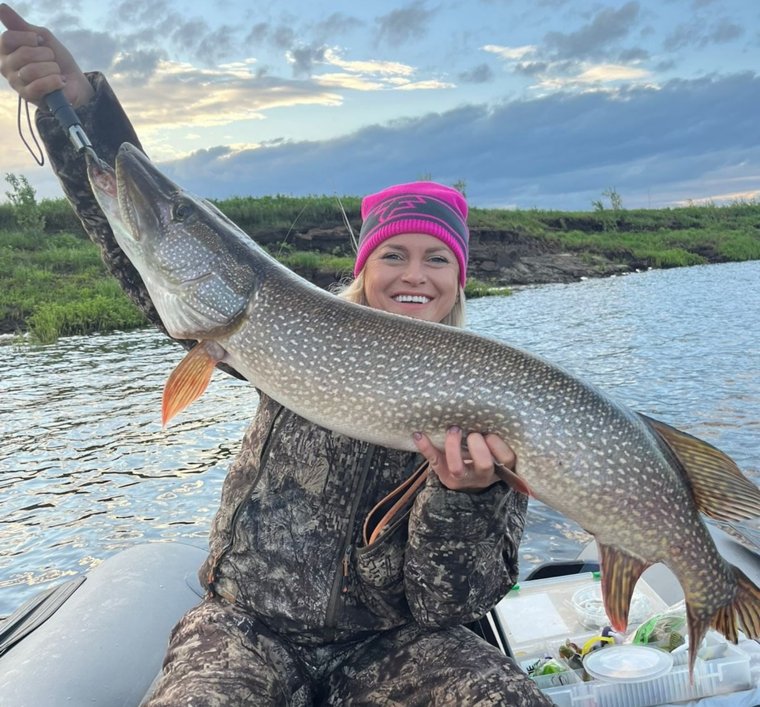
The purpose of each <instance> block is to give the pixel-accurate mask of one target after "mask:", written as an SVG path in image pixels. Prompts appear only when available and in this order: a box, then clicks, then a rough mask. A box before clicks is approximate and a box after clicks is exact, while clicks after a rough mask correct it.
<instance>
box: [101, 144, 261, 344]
mask: <svg viewBox="0 0 760 707" xmlns="http://www.w3.org/2000/svg"><path fill="white" fill-rule="evenodd" d="M89 177H90V184H91V185H92V187H93V192H94V193H95V197H96V199H97V200H98V203H99V204H100V206H101V208H102V210H103V212H104V213H105V215H106V217H107V218H108V221H109V223H110V224H111V227H112V230H113V232H114V236H115V238H116V240H117V242H118V244H119V246H120V247H121V249H122V250H123V251H124V253H125V254H126V255H127V257H128V258H129V259H130V261H131V262H132V264H133V265H134V266H135V268H136V269H137V271H138V272H139V273H140V276H141V278H142V279H143V282H144V283H145V286H146V288H147V289H148V292H149V293H150V296H151V299H152V300H153V304H154V305H155V307H156V309H157V310H158V313H159V315H160V316H161V320H162V322H163V324H164V326H165V327H166V329H167V331H168V332H169V334H170V335H171V336H173V337H176V338H184V339H211V338H214V337H215V336H220V335H223V334H225V333H228V332H229V331H231V330H233V329H234V328H235V327H236V326H238V325H239V323H240V321H241V320H242V318H243V315H244V313H245V311H246V307H247V305H248V303H249V301H250V300H251V297H252V296H253V294H254V293H255V289H256V281H257V276H256V271H255V268H254V267H253V265H252V264H251V262H250V258H249V257H246V254H247V253H249V252H250V239H249V237H248V236H247V235H246V234H245V233H243V232H242V231H241V230H240V229H239V228H238V227H237V226H236V225H235V224H234V223H232V221H230V220H229V219H228V218H227V217H226V216H224V215H223V214H222V213H221V212H220V211H219V210H218V209H217V208H216V207H215V206H213V205H212V204H210V203H209V202H207V201H206V200H204V199H200V198H199V197H197V196H194V195H193V194H191V193H189V192H187V191H185V190H184V189H182V188H181V187H179V186H177V185H176V184H175V183H174V182H173V181H172V180H171V179H169V178H168V177H166V176H165V175H164V174H163V173H162V172H161V171H160V170H159V169H158V168H157V167H156V166H155V165H154V164H153V163H152V162H151V161H150V160H149V159H148V158H147V157H146V156H145V155H144V154H143V153H142V152H141V151H140V150H139V149H138V148H136V147H134V146H133V145H130V144H129V143H124V144H123V145H122V146H121V147H120V148H119V152H118V154H117V156H116V169H115V171H113V170H110V168H108V167H107V166H105V165H97V164H91V165H90V168H89ZM246 240H247V241H249V242H248V243H247V244H246V243H245V241H246Z"/></svg>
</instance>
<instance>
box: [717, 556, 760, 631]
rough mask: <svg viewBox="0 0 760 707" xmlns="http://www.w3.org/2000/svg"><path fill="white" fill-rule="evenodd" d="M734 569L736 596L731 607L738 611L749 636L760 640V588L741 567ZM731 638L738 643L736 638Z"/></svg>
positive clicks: (741, 624)
mask: <svg viewBox="0 0 760 707" xmlns="http://www.w3.org/2000/svg"><path fill="white" fill-rule="evenodd" d="M733 570H734V574H735V575H736V597H735V598H734V601H733V603H732V604H731V608H732V609H733V610H734V611H736V616H737V617H738V618H739V625H740V626H741V629H742V631H743V632H744V634H745V635H746V636H747V638H753V639H755V640H756V641H757V640H760V589H759V588H758V587H757V586H756V585H755V583H754V582H753V581H752V580H751V579H750V578H749V577H747V575H746V574H744V572H742V571H741V570H740V569H738V568H736V567H734V568H733ZM716 628H718V630H719V631H721V629H720V628H719V627H717V626H716ZM724 635H725V634H724ZM726 638H728V636H726ZM731 640H733V641H734V643H736V640H735V639H731Z"/></svg>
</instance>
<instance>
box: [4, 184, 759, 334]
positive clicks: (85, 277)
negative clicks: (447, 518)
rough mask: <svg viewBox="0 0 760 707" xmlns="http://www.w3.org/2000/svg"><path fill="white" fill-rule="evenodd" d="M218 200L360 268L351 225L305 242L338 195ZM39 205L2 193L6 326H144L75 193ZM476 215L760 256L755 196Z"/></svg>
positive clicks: (320, 270)
mask: <svg viewBox="0 0 760 707" xmlns="http://www.w3.org/2000/svg"><path fill="white" fill-rule="evenodd" d="M342 204H343V207H344V208H345V209H346V212H347V214H348V218H349V220H350V221H351V223H352V226H353V227H354V229H355V230H357V231H358V227H359V204H360V200H359V199H358V198H356V197H346V198H344V199H343V200H342ZM218 206H219V207H220V208H221V209H222V211H224V212H225V213H226V214H227V215H228V216H229V217H230V218H232V220H233V221H235V222H236V223H238V224H239V225H240V226H241V227H242V228H244V229H245V230H246V231H247V232H248V233H250V234H251V235H253V236H254V238H256V239H257V240H259V241H260V242H262V243H265V244H266V247H268V248H269V250H270V252H272V253H273V254H274V255H275V256H276V257H278V259H280V260H281V261H282V262H283V263H285V264H286V265H288V266H289V267H291V268H292V269H294V270H296V272H299V273H300V274H302V275H304V276H306V277H309V278H310V279H319V276H320V275H321V276H322V279H323V280H328V281H329V280H330V279H339V278H340V277H343V276H347V275H349V274H350V272H351V268H352V263H353V257H352V251H351V246H350V240H349V238H348V237H338V238H337V240H335V243H336V245H334V246H332V247H331V248H330V251H329V252H315V251H313V250H298V249H296V248H295V247H294V245H293V243H294V241H296V240H297V239H296V238H294V232H296V231H297V232H299V233H306V232H308V231H309V230H310V229H319V230H321V231H325V230H330V229H340V228H343V225H342V224H343V216H342V213H341V209H340V205H339V204H338V202H337V200H336V199H335V198H332V197H311V198H292V197H264V198H259V199H254V198H234V199H229V200H225V201H221V202H218ZM38 208H39V215H40V216H41V217H42V218H41V221H40V223H43V222H44V232H43V231H41V230H40V229H39V228H38V229H36V230H33V231H28V232H26V233H23V232H21V229H20V226H19V222H18V220H17V218H16V217H17V213H16V212H14V208H13V206H12V205H11V204H3V205H0V281H1V282H2V283H3V287H2V289H0V333H18V332H24V331H28V332H29V333H30V334H31V336H32V338H33V339H34V340H36V341H39V342H43V343H44V342H50V341H54V340H55V339H56V338H57V337H58V336H66V335H71V334H87V333H90V332H93V331H112V330H116V329H121V330H126V329H133V328H137V327H141V326H144V325H145V323H146V322H145V320H144V318H143V316H142V314H141V313H140V312H139V311H138V310H137V308H136V307H134V306H133V305H132V304H131V302H130V301H129V300H128V299H127V298H126V297H125V296H124V295H123V294H122V292H121V290H120V288H119V286H118V284H117V283H116V282H115V281H114V279H113V278H111V277H110V276H109V275H108V274H107V273H106V271H105V268H104V266H103V264H102V262H101V260H100V255H99V253H98V250H97V249H96V248H95V246H93V245H92V244H91V243H90V242H89V240H87V238H86V236H85V235H84V232H83V231H82V228H81V226H80V225H79V222H78V221H77V220H76V218H75V217H74V215H73V213H72V212H71V209H70V208H69V206H68V204H67V203H66V202H65V201H64V200H63V199H59V200H48V201H42V202H41V203H40V204H39V205H38ZM470 226H471V228H472V229H473V231H475V230H478V231H479V232H480V233H481V234H482V237H484V238H485V237H488V235H489V234H508V235H509V236H510V238H511V239H512V240H513V241H515V240H516V241H518V242H519V241H520V239H526V240H528V239H530V240H532V241H533V242H534V243H535V241H536V240H538V241H545V245H546V247H547V248H549V249H550V250H552V251H556V252H562V251H565V252H575V253H580V254H583V255H585V256H587V257H588V259H589V262H591V261H592V260H594V259H595V258H599V257H604V258H607V259H610V260H615V261H616V262H624V263H629V264H630V266H631V268H634V267H658V268H659V267H676V266H683V265H694V264H700V263H707V262H728V261H742V260H756V259H760V204H752V203H750V204H735V205H732V206H723V207H718V206H691V207H685V208H679V209H661V210H623V209H618V210H613V209H606V210H605V209H602V210H598V211H593V212H555V211H539V210H524V211H512V210H498V209H488V210H486V209H477V208H474V209H472V211H471V217H470ZM343 232H345V229H344V231H343ZM499 284H500V283H494V282H478V281H477V280H471V281H470V282H469V284H468V296H470V297H476V296H483V295H488V294H493V293H494V292H495V291H496V292H498V293H499V294H501V293H503V289H502V290H499V289H498V285H499Z"/></svg>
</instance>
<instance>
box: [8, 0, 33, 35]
mask: <svg viewBox="0 0 760 707" xmlns="http://www.w3.org/2000/svg"><path fill="white" fill-rule="evenodd" d="M0 22H2V23H3V24H4V25H5V27H6V29H12V30H21V31H33V30H35V29H36V27H35V26H34V25H30V24H29V23H28V22H27V21H26V20H25V19H24V18H23V17H21V15H19V14H18V12H16V11H15V10H14V9H13V8H12V7H11V6H10V5H6V4H5V3H0Z"/></svg>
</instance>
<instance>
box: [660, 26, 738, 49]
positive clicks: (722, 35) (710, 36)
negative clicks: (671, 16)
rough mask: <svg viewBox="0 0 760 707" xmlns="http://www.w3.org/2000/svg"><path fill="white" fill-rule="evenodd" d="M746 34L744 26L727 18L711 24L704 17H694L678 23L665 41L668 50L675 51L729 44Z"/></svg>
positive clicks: (664, 45)
mask: <svg viewBox="0 0 760 707" xmlns="http://www.w3.org/2000/svg"><path fill="white" fill-rule="evenodd" d="M743 35H744V28H743V27H741V26H740V25H738V24H736V23H735V22H731V21H730V20H727V19H725V18H723V19H720V20H717V21H716V22H714V23H712V24H709V23H707V22H706V21H705V20H704V19H703V18H694V19H692V20H690V21H689V22H685V23H682V24H680V25H678V26H677V27H676V28H675V29H674V30H673V31H672V32H670V33H669V34H668V36H667V37H666V38H665V40H664V42H663V47H664V48H665V50H666V51H671V52H675V51H678V50H680V49H684V48H686V47H700V48H705V47H707V46H710V45H712V44H727V43H729V42H733V41H734V40H736V39H738V38H739V37H741V36H743Z"/></svg>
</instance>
